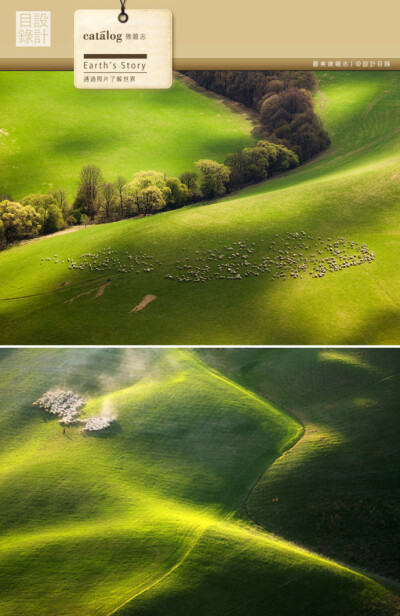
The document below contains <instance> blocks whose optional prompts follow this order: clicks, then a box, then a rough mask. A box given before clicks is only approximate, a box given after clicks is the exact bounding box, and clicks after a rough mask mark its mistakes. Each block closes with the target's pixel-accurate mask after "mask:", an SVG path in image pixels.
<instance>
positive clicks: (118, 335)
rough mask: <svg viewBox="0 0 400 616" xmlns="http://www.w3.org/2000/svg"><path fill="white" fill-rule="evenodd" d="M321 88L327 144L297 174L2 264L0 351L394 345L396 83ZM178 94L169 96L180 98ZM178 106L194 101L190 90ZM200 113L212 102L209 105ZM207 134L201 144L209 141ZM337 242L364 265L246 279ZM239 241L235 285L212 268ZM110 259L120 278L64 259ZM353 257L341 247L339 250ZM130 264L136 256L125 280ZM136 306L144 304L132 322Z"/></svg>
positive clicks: (31, 248) (352, 76)
mask: <svg viewBox="0 0 400 616" xmlns="http://www.w3.org/2000/svg"><path fill="white" fill-rule="evenodd" d="M63 78H64V79H65V77H63ZM57 79H59V77H58V76H56V80H57ZM319 79H320V92H319V93H318V94H317V95H316V105H317V110H318V112H319V113H320V115H321V117H322V119H323V121H324V123H325V125H326V127H327V129H328V131H329V133H330V135H331V138H332V146H331V148H330V149H329V150H328V151H327V152H326V153H325V154H324V155H322V156H321V157H319V158H317V159H315V160H313V161H312V162H309V163H308V164H306V165H304V166H303V167H301V168H299V169H297V170H294V171H293V172H289V173H286V174H284V175H282V176H279V177H276V178H273V179H271V180H269V181H267V182H265V183H263V184H259V185H257V186H254V187H252V188H249V189H246V190H243V191H240V192H238V193H235V194H232V195H230V196H229V197H227V198H225V199H222V200H219V201H217V202H214V203H210V204H205V205H200V206H197V207H196V206H193V207H187V208H184V209H182V210H178V211H173V212H166V213H162V214H159V215H156V216H153V217H147V218H143V219H140V220H128V221H122V222H118V223H112V224H108V225H101V226H96V227H92V228H88V229H84V230H82V231H77V232H74V233H69V234H65V235H57V236H54V237H51V238H46V239H42V240H40V241H35V242H32V243H30V244H28V245H24V246H19V247H15V248H12V249H10V250H7V251H5V252H3V253H1V254H0V283H1V284H0V325H1V334H0V340H1V342H2V343H3V344H7V343H18V342H23V343H33V344H35V343H50V344H52V343H77V344H82V343H96V344H99V343H106V344H118V343H121V344H126V343H132V344H149V343H152V344H164V343H165V344H170V343H173V344H196V343H198V344H295V343H298V344H321V343H327V344H333V343H340V344H345V343H348V344H353V343H355V344H363V343H365V344H391V343H397V342H398V341H399V339H400V320H399V305H400V291H399V289H400V285H399V284H398V283H399V271H400V256H399V255H400V252H399V250H398V249H397V248H398V242H399V216H398V201H399V195H400V171H399V169H400V159H399V145H400V133H399V127H400V111H399V105H398V101H399V97H400V77H399V75H398V74H397V73H395V72H394V73H390V72H381V73H380V72H372V73H369V72H360V73H356V72H354V73H345V72H339V73H333V72H330V73H327V74H326V75H322V74H320V75H319ZM182 87H183V86H180V88H179V87H178V89H177V95H178V94H180V95H183V92H182ZM185 92H187V90H185ZM88 94H92V93H88ZM146 95H147V94H146ZM168 95H169V94H168V93H163V94H160V93H153V94H152V95H151V96H154V98H155V99H156V98H157V96H160V97H161V98H160V100H162V104H164V103H165V97H167V96H168ZM74 96H77V94H76V93H75V94H74ZM143 96H144V94H143ZM149 96H150V95H149ZM171 96H174V94H172V95H171ZM188 96H189V97H190V96H193V97H196V100H200V101H201V100H202V95H200V94H198V93H189V94H188ZM182 104H183V98H182ZM199 104H200V103H199ZM202 104H204V105H207V106H211V107H213V106H215V105H217V103H216V102H215V101H213V100H209V99H204V103H202ZM188 113H190V110H188ZM226 113H227V112H226ZM211 115H212V114H211ZM238 121H239V120H238ZM207 122H208V120H207ZM229 130H230V129H229ZM229 130H228V132H229ZM204 135H206V137H207V139H209V137H210V135H209V132H206V133H204V134H203V138H204ZM171 138H172V137H171ZM174 156H175V154H174V153H173V154H172V155H171V159H172V160H174ZM154 161H156V158H154ZM145 166H151V167H153V168H154V167H155V166H156V165H155V163H154V164H152V165H145ZM302 231H304V233H305V235H304V236H303V235H302ZM295 232H297V233H299V234H300V235H301V237H302V238H303V237H305V238H308V237H310V238H312V239H310V240H306V241H307V243H308V252H307V253H306V252H305V251H304V250H303V247H304V244H300V243H299V241H298V240H295V241H292V240H287V237H288V236H287V234H288V233H295ZM338 237H341V238H345V242H346V243H347V244H348V243H349V242H358V243H359V244H360V245H361V244H363V243H365V244H366V245H367V247H368V250H369V251H372V252H374V253H375V259H374V261H372V262H370V263H365V264H363V265H360V266H357V267H347V268H344V269H341V270H340V271H336V272H333V273H331V272H328V273H327V274H326V275H325V276H323V277H319V278H318V279H316V278H315V277H314V276H310V275H309V271H307V273H305V274H304V275H303V276H298V277H297V278H293V277H291V276H290V270H288V271H287V275H286V278H285V279H282V278H279V279H277V278H276V277H273V275H272V274H273V272H272V273H271V274H268V273H267V272H266V271H265V269H263V268H261V269H262V272H261V273H259V271H260V270H257V269H255V267H256V266H257V267H259V266H260V264H262V263H265V262H264V259H266V258H271V259H277V260H278V255H279V254H280V253H279V252H278V249H279V250H281V247H282V249H283V252H285V251H286V250H288V251H289V253H291V250H292V248H291V247H292V246H293V252H295V253H296V254H298V253H299V252H302V254H303V253H304V255H305V254H308V255H310V254H315V255H317V257H318V254H319V253H318V250H320V249H322V250H321V252H322V253H323V255H322V257H321V258H325V256H326V255H329V254H330V253H328V252H327V250H328V249H327V248H326V245H327V244H329V243H331V244H332V243H333V242H335V241H336V238H338ZM239 242H243V244H241V248H240V251H241V255H242V256H243V255H244V254H245V253H246V252H247V257H249V261H248V262H249V263H250V267H249V268H248V269H249V270H251V271H252V272H253V273H251V274H249V275H248V276H247V277H246V273H245V272H246V271H247V270H246V268H245V267H243V266H240V267H239V266H238V267H237V268H236V270H235V271H240V272H241V276H242V277H241V279H240V280H237V279H228V278H226V277H225V278H217V277H216V276H215V274H218V272H219V270H218V265H219V263H220V261H219V257H220V256H222V255H223V256H222V259H223V261H222V263H224V265H229V263H228V256H230V255H231V254H236V253H235V250H236V249H237V248H239V246H238V243H239ZM273 242H275V244H274V243H273ZM287 244H288V246H287ZM108 248H111V249H112V250H115V251H117V253H115V254H116V255H117V256H118V258H119V259H120V262H121V264H122V265H121V267H112V268H110V269H106V270H102V271H96V270H89V269H87V268H86V269H85V270H83V271H81V270H69V269H68V267H69V264H70V261H68V259H75V260H77V261H78V265H79V264H80V263H81V262H82V261H79V257H80V256H81V255H82V254H83V253H87V252H91V253H101V254H103V253H104V251H106V252H107V249H108ZM229 249H231V251H229ZM248 251H250V252H248ZM354 252H355V248H354V249H350V248H349V245H348V253H351V254H353V253H354ZM54 255H57V256H56V257H55V256H54ZM143 255H147V256H143ZM227 255H228V256H227ZM129 256H132V257H135V256H136V257H137V263H138V265H136V262H134V266H135V267H134V268H133V270H132V271H131V269H130V265H129V264H130V261H129ZM240 258H241V257H240ZM240 258H238V259H239V260H240ZM318 258H319V257H318ZM43 259H44V261H43V264H41V263H42V260H43ZM46 259H49V260H48V261H47V260H46ZM149 265H151V267H150V271H148V269H149ZM187 265H189V266H190V267H191V271H192V272H193V271H194V268H198V267H200V268H201V269H202V270H203V271H204V272H205V273H204V275H203V277H205V281H204V282H201V283H195V282H192V281H191V280H193V278H194V275H193V274H192V275H191V276H187V278H189V279H190V281H188V282H179V281H178V277H182V278H185V277H186V276H185V271H186V270H187V268H185V266H187ZM207 267H210V270H209V272H207V271H206V268H207ZM274 267H275V266H274ZM124 269H127V270H128V273H126V272H124V271H122V270H124ZM309 269H310V268H309ZM226 273H227V272H226V271H225V272H224V274H226ZM166 276H173V277H174V280H171V279H169V278H166ZM109 278H111V281H109V284H108V286H107V287H106V288H104V289H102V290H100V289H101V287H102V285H103V284H104V283H106V281H107V280H108V279H109ZM208 278H211V280H208ZM147 296H151V299H152V300H153V301H151V303H149V304H148V305H147V306H146V307H145V308H144V309H142V310H140V311H135V312H133V313H132V312H131V311H132V309H134V308H135V307H136V306H139V305H140V304H141V302H142V300H143V299H144V298H146V297H147ZM13 298H14V299H13ZM75 298H76V299H75ZM147 299H149V298H147ZM50 324H51V325H50Z"/></svg>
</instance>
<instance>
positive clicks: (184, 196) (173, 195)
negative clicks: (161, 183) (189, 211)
mask: <svg viewBox="0 0 400 616" xmlns="http://www.w3.org/2000/svg"><path fill="white" fill-rule="evenodd" d="M165 186H166V187H167V188H169V190H170V195H169V197H168V198H167V205H170V206H172V207H174V208H177V207H182V205H185V203H187V202H188V201H189V197H190V192H189V189H188V187H187V186H186V184H184V183H183V182H181V181H180V180H178V178H173V177H168V178H166V180H165Z"/></svg>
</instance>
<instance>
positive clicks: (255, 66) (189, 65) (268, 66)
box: [0, 58, 400, 71]
mask: <svg viewBox="0 0 400 616" xmlns="http://www.w3.org/2000/svg"><path fill="white" fill-rule="evenodd" d="M173 68H174V70H175V71H181V70H231V71H232V70H250V71H256V70H272V71H274V70H281V71H282V70H315V71H317V70H323V71H349V70H353V71H354V70H355V71H360V70H364V71H371V70H378V71H382V70H387V71H390V70H395V71H397V70H400V59H396V58H374V59H365V58H340V59H337V58H328V59H326V58H324V59H315V58H297V59H288V58H273V59H262V58H246V59H243V58H203V59H202V58H186V59H180V58H176V59H174V60H173ZM73 69H74V60H73V59H72V58H7V59H4V58H0V70H2V71H72V70H73Z"/></svg>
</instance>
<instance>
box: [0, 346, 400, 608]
mask: <svg viewBox="0 0 400 616" xmlns="http://www.w3.org/2000/svg"><path fill="white" fill-rule="evenodd" d="M399 362H400V360H399V354H398V352H397V351H390V350H386V351H379V352H378V351H371V350H370V351H367V350H364V351H357V352H355V351H351V350H342V351H340V352H339V351H338V350H337V349H333V350H329V349H326V350H312V351H307V350H303V351H293V350H282V351H275V350H264V351H262V352H259V351H250V350H244V351H242V350H238V351H228V350H226V351H213V350H210V351H202V352H199V353H194V352H190V351H183V350H177V349H170V350H144V349H140V350H139V349H136V350H132V349H102V350H99V349H56V350H51V349H38V350H33V349H26V350H1V351H0V469H1V481H0V511H1V516H0V524H1V528H2V533H1V539H0V545H1V550H0V575H1V579H2V584H1V586H0V612H1V614H4V616H17V615H18V616H19V615H20V614H25V613H31V614H35V616H74V615H81V614H85V615H88V616H89V615H92V614H93V615H97V616H111V614H116V615H118V616H136V615H139V614H140V615H141V616H143V615H146V616H147V615H149V616H150V615H152V616H158V615H159V616H161V615H163V616H169V615H171V616H172V615H174V616H175V615H177V614H178V615H180V614H182V616H183V615H184V614H185V615H186V614H188V613H191V614H193V615H194V616H204V614H207V615H210V616H220V615H222V614H224V615H225V614H226V615H228V614H237V615H238V616H241V615H242V616H246V615H247V614H249V613H251V614H252V615H254V616H257V615H258V614H260V616H261V615H265V613H269V612H270V613H271V614H279V616H286V615H287V616H289V615H290V616H291V615H292V614H293V613H294V612H295V613H296V614H307V615H308V616H321V615H322V614H324V616H330V615H332V616H333V615H337V614H341V615H343V616H355V615H359V614H363V616H364V615H365V616H395V615H396V614H397V613H398V610H399V607H400V603H399V598H398V580H399V577H398V573H399V572H398V571H397V570H396V571H395V572H393V571H392V576H391V579H388V578H383V577H378V575H377V574H379V573H380V574H382V573H386V572H385V570H384V569H385V568H384V566H383V565H382V562H383V561H384V560H385V559H386V564H387V563H388V562H389V561H390V553H391V550H393V552H394V551H395V549H396V543H397V541H398V540H397V536H398V533H396V524H394V519H395V516H396V511H397V512H398V501H397V500H395V498H394V492H393V491H391V490H393V485H391V484H392V482H393V480H394V477H395V472H396V469H397V468H398V462H399V460H398V458H399V451H398V446H397V443H396V447H395V448H393V444H394V441H395V435H396V434H398V418H397V415H398V414H397V407H396V404H397V406H398V397H399V393H400V392H399V377H398V372H399ZM217 366H219V368H220V370H219V369H217ZM395 374H396V376H394V375H395ZM282 378H284V379H285V382H286V383H287V385H288V386H287V387H285V391H284V392H282ZM244 381H246V382H247V383H250V384H251V387H250V385H249V386H245V385H243V383H244ZM377 381H379V385H378V383H377ZM56 387H61V388H71V389H73V391H74V392H75V393H78V394H79V395H81V396H83V398H84V399H85V402H86V407H85V409H84V413H85V414H86V415H87V416H89V415H92V414H98V413H99V412H102V411H105V410H107V411H110V410H112V412H113V413H114V414H116V416H117V421H116V423H114V424H113V425H112V427H110V428H109V429H108V430H106V431H104V432H101V433H97V434H96V433H92V435H89V434H84V433H82V432H81V431H80V430H79V428H78V427H69V428H67V430H66V433H65V434H63V430H62V428H61V426H60V425H59V424H58V422H57V420H56V419H55V418H52V416H51V415H48V414H47V413H45V412H44V411H43V410H42V409H39V408H37V407H34V406H32V403H33V402H34V401H35V400H36V399H37V398H38V397H39V396H41V395H42V394H43V393H44V392H46V391H48V390H49V389H51V388H56ZM257 390H258V391H262V392H263V395H260V394H259V393H258V391H257ZM264 392H269V393H271V396H273V397H274V398H276V399H278V398H280V403H282V404H278V403H275V402H273V403H272V402H271V401H270V400H269V399H268V398H267V397H266V396H264ZM361 397H362V399H363V400H364V402H363V404H362V405H361V404H360V398H361ZM367 398H369V403H368V404H367V403H366V402H365V400H366V399H367ZM339 399H343V403H339V401H338V400H339ZM283 403H284V404H283ZM284 405H285V406H284ZM285 407H286V408H287V409H289V412H288V411H287V410H285ZM307 409H309V410H307ZM292 411H293V413H292ZM294 411H296V412H294ZM360 414H361V415H362V417H363V420H364V422H363V425H362V427H361V426H360V423H361V422H360ZM374 418H375V419H374ZM333 421H335V425H333V424H332V422H333ZM355 426H357V428H358V437H357V435H354V434H353V433H354V431H355V429H354V427H355ZM317 429H318V430H319V434H320V436H321V435H322V436H321V438H324V439H325V440H324V443H323V445H324V446H323V447H322V446H321V445H320V446H319V447H315V446H314V448H313V444H314V445H315V439H316V437H317V435H316V434H315V438H314V441H313V442H311V443H310V431H311V432H313V431H314V432H315V431H316V430H317ZM322 433H323V434H322ZM349 439H350V440H352V450H353V457H351V456H349V454H348V453H347V455H345V456H344V455H343V452H344V450H346V443H347V441H348V440H349ZM372 445H373V451H372V452H371V446H372ZM348 449H349V448H348ZM299 450H300V451H301V452H302V453H301V455H300V458H299V457H298V455H299V454H298V451H299ZM371 453H372V455H371ZM325 455H327V456H328V457H329V460H326V461H325V462H324V456H325ZM321 460H322V464H321ZM318 467H319V474H318V472H317V471H316V469H317V468H318ZM260 477H261V480H260V481H259V479H260ZM355 483H357V486H358V498H359V499H360V500H361V501H362V500H363V499H368V498H369V497H370V496H371V495H374V494H375V493H376V492H377V491H380V493H381V502H386V504H390V503H391V507H392V512H393V518H391V517H390V513H391V512H390V511H389V509H387V508H383V510H382V512H381V514H380V517H379V518H377V517H373V518H372V520H370V522H369V529H370V530H371V532H372V533H377V534H376V537H377V540H379V543H380V551H379V554H377V553H375V557H376V558H375V562H374V561H373V560H372V559H371V555H368V554H366V553H359V554H358V555H357V557H354V555H353V557H352V560H353V563H352V564H349V562H348V561H346V560H344V559H343V560H342V561H341V562H339V561H336V560H330V559H327V558H326V557H325V553H326V551H327V546H328V545H329V546H330V548H331V550H332V552H334V551H335V550H338V549H339V548H340V547H341V545H342V543H344V544H345V547H346V546H347V543H349V544H351V545H354V543H355V542H356V541H357V539H356V538H355V539H354V540H352V539H351V538H350V539H348V538H347V535H346V532H349V530H350V529H349V528H347V524H348V521H349V520H348V519H347V520H345V523H344V524H343V526H342V527H340V526H338V527H337V528H336V529H335V532H332V533H331V534H330V535H329V536H327V534H326V533H325V532H324V522H325V517H324V511H322V510H321V511H319V514H318V515H316V520H317V521H318V520H319V521H320V522H321V529H322V530H321V546H320V548H319V549H318V550H315V549H314V551H310V550H309V547H310V546H309V545H308V543H307V541H305V535H304V533H305V529H306V528H307V524H306V522H307V516H308V514H309V513H310V512H307V511H305V512H304V511H303V508H306V507H307V504H306V502H305V501H307V499H309V498H310V494H309V493H308V492H309V491H310V493H311V494H312V495H313V496H311V498H315V490H317V489H319V490H320V492H321V491H322V492H323V491H324V490H326V492H327V495H326V503H329V502H330V500H332V497H333V493H332V492H333V485H334V484H335V485H336V490H337V492H338V493H339V492H340V498H341V499H346V498H351V497H352V496H353V495H354V494H353V493H354V484H355ZM271 486H273V487H271ZM397 490H398V482H397ZM396 494H397V493H396ZM271 497H272V498H271ZM276 499H278V500H276ZM308 504H309V503H308ZM276 508H279V509H280V510H281V511H282V516H280V515H276V514H275V509H276ZM289 508H290V509H291V512H292V515H291V516H289V512H288V510H289ZM244 509H245V510H246V511H247V512H248V516H249V517H246V516H245V515H244V514H243V511H244ZM240 512H242V513H240ZM238 514H239V515H238ZM304 517H305V518H306V521H304ZM397 518H398V515H397ZM349 519H350V518H349ZM363 521H364V518H363V515H362V512H361V514H360V512H359V511H358V510H356V511H353V514H352V519H351V529H352V528H353V527H357V523H359V525H360V527H361V525H362V523H363ZM397 524H398V522H397ZM278 529H279V533H278V532H277V530H278ZM359 533H362V529H361V528H360V531H359ZM288 534H290V535H291V537H290V539H291V542H289V541H287V539H286V537H285V538H283V537H284V536H285V535H288ZM307 539H308V538H307ZM310 539H311V543H312V538H310ZM373 540H374V539H373V538H370V541H373ZM393 558H394V555H393ZM368 567H369V568H368ZM371 570H373V572H371Z"/></svg>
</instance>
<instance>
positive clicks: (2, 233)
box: [0, 220, 7, 250]
mask: <svg viewBox="0 0 400 616" xmlns="http://www.w3.org/2000/svg"><path fill="white" fill-rule="evenodd" d="M6 246H7V238H6V230H5V228H4V224H3V221H2V220H0V250H4V248H6Z"/></svg>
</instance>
